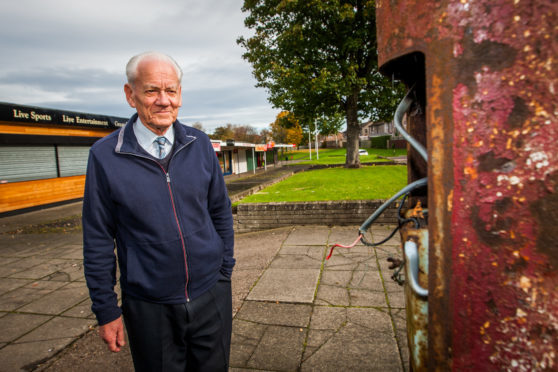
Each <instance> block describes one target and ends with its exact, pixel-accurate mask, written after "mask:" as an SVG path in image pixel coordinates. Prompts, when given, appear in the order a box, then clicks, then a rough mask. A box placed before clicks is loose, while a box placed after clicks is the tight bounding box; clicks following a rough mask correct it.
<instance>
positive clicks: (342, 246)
mask: <svg viewBox="0 0 558 372" xmlns="http://www.w3.org/2000/svg"><path fill="white" fill-rule="evenodd" d="M360 239H362V234H360V235H359V236H358V238H357V240H355V241H354V242H353V244H351V245H342V244H334V245H332V246H331V250H330V251H329V255H328V256H327V257H326V260H329V258H330V257H331V255H332V254H333V248H335V247H341V248H353V247H354V246H355V245H357V243H358V242H359V241H360Z"/></svg>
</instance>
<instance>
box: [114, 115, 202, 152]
mask: <svg viewBox="0 0 558 372" xmlns="http://www.w3.org/2000/svg"><path fill="white" fill-rule="evenodd" d="M137 118H138V114H137V113H136V114H134V115H132V117H131V118H130V119H129V120H128V122H127V123H126V125H124V126H123V127H122V128H120V131H119V133H118V140H117V142H116V147H115V148H114V151H115V152H116V153H127V154H136V155H140V154H142V153H143V151H142V150H141V146H140V144H139V143H138V140H137V138H136V135H135V134H134V128H133V126H134V122H135V121H136V119H137ZM173 127H174V148H175V150H174V151H175V152H176V151H177V150H179V149H181V148H182V147H184V146H186V145H188V144H189V143H191V142H193V141H195V140H196V139H197V137H195V136H193V135H190V134H189V133H188V127H187V126H185V125H184V124H182V123H181V122H179V121H178V120H176V121H175V122H174V123H173Z"/></svg>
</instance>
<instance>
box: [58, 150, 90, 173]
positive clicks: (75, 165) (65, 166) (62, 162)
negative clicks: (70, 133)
mask: <svg viewBox="0 0 558 372" xmlns="http://www.w3.org/2000/svg"><path fill="white" fill-rule="evenodd" d="M89 148H90V147H89V146H58V166H59V167H60V177H68V176H79V175H82V174H85V171H86V170H87V158H88V156H89Z"/></svg>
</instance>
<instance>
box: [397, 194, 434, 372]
mask: <svg viewBox="0 0 558 372" xmlns="http://www.w3.org/2000/svg"><path fill="white" fill-rule="evenodd" d="M405 217H406V218H413V219H414V220H415V221H417V223H418V225H419V226H418V227H417V226H416V224H415V222H414V221H411V222H407V223H406V224H405V225H403V226H402V227H401V229H400V236H401V248H402V249H403V247H404V245H405V242H406V241H408V240H412V241H414V242H415V243H416V245H417V247H418V253H419V264H418V284H419V285H420V286H421V287H422V288H428V228H427V225H426V219H425V218H424V214H423V211H422V207H421V205H420V203H418V204H417V205H416V206H415V207H414V208H413V209H411V210H408V211H407V212H406V213H405ZM410 275H411V274H410V268H409V262H408V261H407V260H406V261H405V310H406V315H407V343H408V345H409V351H410V361H409V362H410V365H411V368H412V370H413V371H416V372H419V371H426V370H427V368H428V299H427V298H425V297H422V296H419V295H418V294H417V293H416V292H414V291H413V290H412V288H411V286H410V285H409V276H410Z"/></svg>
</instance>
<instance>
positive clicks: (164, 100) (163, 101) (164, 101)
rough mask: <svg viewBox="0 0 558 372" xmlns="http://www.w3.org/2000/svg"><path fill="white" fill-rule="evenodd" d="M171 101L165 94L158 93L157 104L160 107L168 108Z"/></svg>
mask: <svg viewBox="0 0 558 372" xmlns="http://www.w3.org/2000/svg"><path fill="white" fill-rule="evenodd" d="M170 103H171V101H170V98H169V95H168V94H167V92H164V91H162V92H159V94H158V95H157V104H158V105H160V106H168V105H170Z"/></svg>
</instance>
